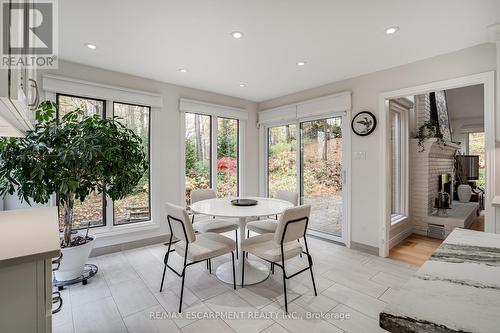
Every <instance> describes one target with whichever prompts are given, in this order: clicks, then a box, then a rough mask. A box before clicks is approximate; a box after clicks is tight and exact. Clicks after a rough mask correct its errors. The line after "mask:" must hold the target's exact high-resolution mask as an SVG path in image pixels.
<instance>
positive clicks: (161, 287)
mask: <svg viewBox="0 0 500 333" xmlns="http://www.w3.org/2000/svg"><path fill="white" fill-rule="evenodd" d="M166 271H167V264H165V267H163V276H162V278H161V285H160V292H162V291H163V281H165V272H166Z"/></svg>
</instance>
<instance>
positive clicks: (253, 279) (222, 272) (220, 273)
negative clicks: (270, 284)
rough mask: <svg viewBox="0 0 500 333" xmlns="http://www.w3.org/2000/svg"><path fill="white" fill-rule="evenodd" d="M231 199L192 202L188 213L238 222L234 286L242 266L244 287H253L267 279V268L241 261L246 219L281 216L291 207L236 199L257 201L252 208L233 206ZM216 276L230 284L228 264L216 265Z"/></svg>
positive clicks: (268, 200) (276, 201) (271, 201)
mask: <svg viewBox="0 0 500 333" xmlns="http://www.w3.org/2000/svg"><path fill="white" fill-rule="evenodd" d="M233 199H235V198H217V199H208V200H202V201H198V202H195V203H194V204H192V205H191V210H192V211H193V212H194V213H195V214H202V215H208V216H215V217H219V218H238V220H239V234H240V237H239V238H238V240H239V242H240V244H238V245H239V253H238V260H237V261H236V283H237V284H240V283H241V273H242V269H243V265H245V285H247V284H248V285H250V284H256V283H259V282H262V281H264V280H265V279H267V277H268V276H269V268H268V267H267V266H266V265H265V264H263V263H262V262H260V261H256V260H248V259H246V258H243V253H242V252H243V251H242V249H241V240H243V239H245V227H246V224H247V220H248V218H249V217H264V216H272V215H276V214H281V213H282V212H283V211H284V210H285V209H287V208H291V207H293V205H292V203H290V202H288V201H284V200H279V199H272V198H260V197H244V198H243V197H239V198H237V199H254V200H257V205H255V206H234V205H232V204H231V200H233ZM216 276H217V277H218V278H219V280H221V281H223V282H226V283H230V284H232V283H233V267H232V264H231V261H229V262H226V263H224V264H222V265H220V266H219V267H218V268H217V271H216Z"/></svg>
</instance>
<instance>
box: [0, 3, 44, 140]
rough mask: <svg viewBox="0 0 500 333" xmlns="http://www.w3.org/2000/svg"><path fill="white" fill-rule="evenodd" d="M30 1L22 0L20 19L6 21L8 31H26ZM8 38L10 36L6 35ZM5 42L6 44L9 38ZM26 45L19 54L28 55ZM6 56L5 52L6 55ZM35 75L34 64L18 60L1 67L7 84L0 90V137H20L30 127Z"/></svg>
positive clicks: (35, 101) (35, 95) (35, 98)
mask: <svg viewBox="0 0 500 333" xmlns="http://www.w3.org/2000/svg"><path fill="white" fill-rule="evenodd" d="M9 2H12V1H9ZM33 3H34V2H33V1H26V2H23V4H24V7H25V8H24V9H25V10H24V11H23V13H25V17H24V19H23V20H14V19H13V18H12V17H10V19H11V20H12V21H11V22H9V26H10V29H11V31H13V32H12V33H14V32H17V33H18V34H22V33H24V32H25V31H28V23H29V21H30V20H31V19H32V18H31V17H30V14H29V13H30V11H29V8H30V7H31V6H33ZM30 29H33V28H30ZM32 35H33V34H32ZM10 37H13V36H11V35H9V38H10ZM8 43H9V45H10V40H9V41H8ZM28 45H29V43H25V47H24V48H23V50H24V51H22V56H27V55H28V51H27V50H28ZM10 56H11V54H10V53H9V58H11V57H10ZM36 74H37V73H36V66H35V67H33V66H26V65H25V64H24V63H23V62H20V61H16V62H14V63H11V64H10V66H9V68H8V69H6V70H2V76H1V77H0V80H2V81H4V82H5V81H6V82H7V85H6V88H5V89H2V90H1V91H0V94H1V95H0V136H16V137H18V136H23V135H24V134H25V132H26V131H27V130H30V129H33V124H34V122H35V121H34V116H33V109H34V108H36V106H37V105H38V102H39V90H38V84H37V81H36Z"/></svg>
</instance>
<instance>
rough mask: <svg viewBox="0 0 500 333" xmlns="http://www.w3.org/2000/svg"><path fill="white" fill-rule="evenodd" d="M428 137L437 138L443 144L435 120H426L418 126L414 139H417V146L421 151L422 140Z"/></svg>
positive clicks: (422, 149) (422, 147) (422, 146)
mask: <svg viewBox="0 0 500 333" xmlns="http://www.w3.org/2000/svg"><path fill="white" fill-rule="evenodd" d="M429 138H437V139H438V141H439V142H441V143H442V144H445V142H444V139H443V134H442V133H441V130H440V129H439V124H438V122H437V121H435V120H428V121H426V122H425V123H423V124H422V125H421V126H420V127H419V128H418V133H417V136H416V137H415V139H418V146H419V147H420V149H421V150H420V151H421V152H422V151H424V141H425V140H426V139H429Z"/></svg>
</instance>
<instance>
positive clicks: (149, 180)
mask: <svg viewBox="0 0 500 333" xmlns="http://www.w3.org/2000/svg"><path fill="white" fill-rule="evenodd" d="M112 103H113V105H112V106H113V107H112V114H113V119H114V117H115V104H122V105H129V106H138V107H142V108H147V109H148V149H147V150H148V218H147V219H141V220H136V221H131V222H127V223H120V224H117V223H116V214H115V202H114V200H112V203H113V207H112V208H113V227H116V226H122V225H130V224H134V223H140V222H147V221H151V219H152V216H151V191H152V188H151V107H150V106H148V105H141V104H133V103H128V102H120V101H113V102H112Z"/></svg>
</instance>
